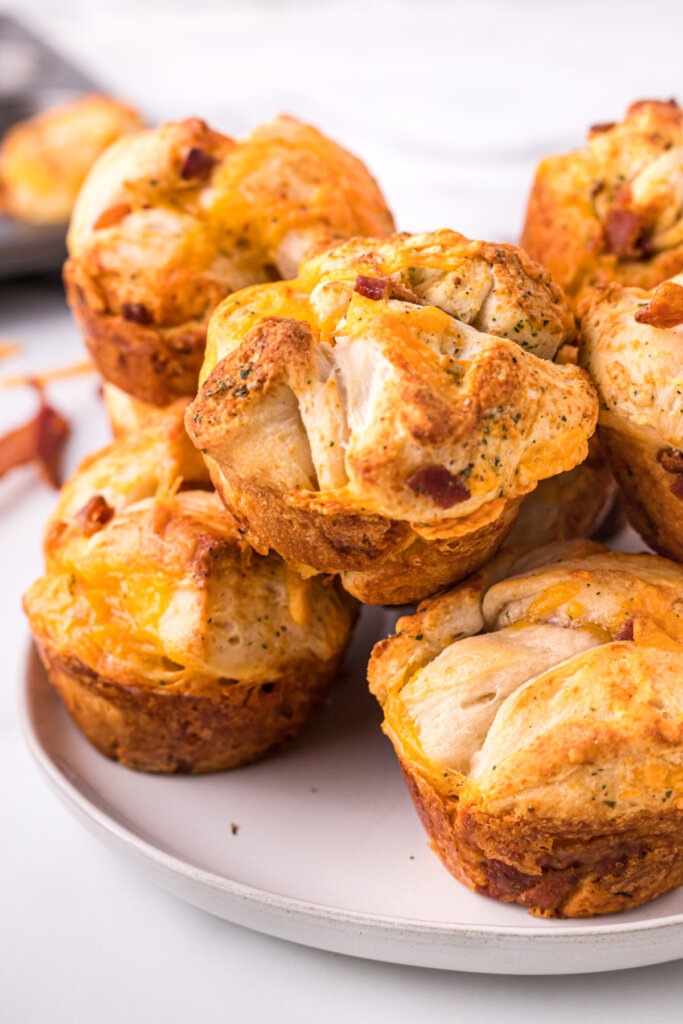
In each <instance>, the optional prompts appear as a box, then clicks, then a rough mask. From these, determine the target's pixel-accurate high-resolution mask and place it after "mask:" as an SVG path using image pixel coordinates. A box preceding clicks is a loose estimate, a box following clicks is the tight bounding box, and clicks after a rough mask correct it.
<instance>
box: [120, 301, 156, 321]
mask: <svg viewBox="0 0 683 1024" xmlns="http://www.w3.org/2000/svg"><path fill="white" fill-rule="evenodd" d="M121 313H122V315H123V319H124V320H130V321H131V322H132V323H134V324H151V323H152V322H153V320H154V317H153V316H152V314H151V313H150V311H149V310H148V309H147V306H143V304H142V303H141V302H122V303H121Z"/></svg>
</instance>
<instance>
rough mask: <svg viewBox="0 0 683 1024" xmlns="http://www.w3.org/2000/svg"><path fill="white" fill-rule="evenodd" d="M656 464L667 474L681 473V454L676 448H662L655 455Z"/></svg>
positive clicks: (682, 453)
mask: <svg viewBox="0 0 683 1024" xmlns="http://www.w3.org/2000/svg"><path fill="white" fill-rule="evenodd" d="M657 462H658V463H659V465H660V466H661V467H662V469H664V470H666V472H667V473H683V452H679V451H678V449H677V448H662V450H661V451H660V452H658V453H657Z"/></svg>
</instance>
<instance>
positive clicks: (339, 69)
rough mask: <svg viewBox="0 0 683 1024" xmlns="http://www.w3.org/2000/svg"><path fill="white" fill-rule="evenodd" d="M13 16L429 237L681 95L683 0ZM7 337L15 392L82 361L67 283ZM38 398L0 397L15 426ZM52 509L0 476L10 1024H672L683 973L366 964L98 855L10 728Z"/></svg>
mask: <svg viewBox="0 0 683 1024" xmlns="http://www.w3.org/2000/svg"><path fill="white" fill-rule="evenodd" d="M5 6H6V7H7V4H6V5H5ZM9 6H10V8H12V4H10V5H9ZM16 8H17V10H19V9H20V10H21V12H22V13H23V15H24V16H25V17H26V18H27V20H29V21H30V23H31V24H33V25H34V27H36V28H38V29H39V30H41V31H42V32H43V33H44V34H45V35H47V37H48V38H50V39H51V41H52V42H53V44H54V45H56V46H58V47H60V48H61V49H63V50H64V51H65V52H66V53H67V54H68V55H69V56H71V57H72V58H73V59H75V60H77V61H78V62H79V63H80V64H81V65H82V66H83V67H84V68H85V69H86V70H87V71H89V72H90V74H91V75H93V76H94V77H95V78H97V79H99V80H100V81H101V82H102V83H103V84H104V85H105V86H107V87H109V88H111V89H112V90H114V91H116V92H118V93H121V94H123V95H124V96H126V97H128V98H129V99H130V100H132V101H133V102H135V103H138V104H140V105H141V106H143V107H144V108H145V109H146V110H147V111H148V113H149V115H150V117H153V118H160V117H179V116H185V115H189V114H199V115H202V116H204V117H205V118H207V119H208V120H210V121H213V122H214V123H215V124H216V126H217V127H220V128H222V129H224V130H225V131H228V132H232V133H236V134H237V133H240V132H242V131H245V130H247V129H248V128H249V126H250V125H251V124H253V123H254V122H255V121H257V120H258V119H260V118H266V117H268V116H269V115H270V114H272V113H274V112H278V111H288V112H291V113H293V114H298V115H300V116H302V117H305V118H310V119H311V120H313V121H315V122H316V123H318V124H319V125H320V126H321V127H323V128H324V130H326V131H327V132H329V133H330V134H332V135H334V136H336V137H337V138H339V139H340V140H342V141H344V142H345V143H346V144H347V145H349V146H350V147H351V148H353V149H355V150H356V151H357V152H358V153H359V154H361V155H362V156H363V157H364V158H365V159H366V160H367V161H368V163H369V164H370V165H371V167H372V168H373V170H374V172H375V173H376V174H377V176H378V177H379V178H380V179H381V181H382V183H383V185H384V188H385V190H386V193H387V195H388V196H389V199H390V201H391V204H392V206H393V208H394V211H395V213H396V216H397V220H398V222H399V224H400V226H401V227H404V228H414V229H418V230H419V229H427V228H433V227H437V226H451V227H455V228H458V229H460V230H462V231H464V232H466V233H472V234H474V235H478V236H480V237H490V238H492V239H514V237H515V236H516V234H517V232H518V229H519V224H520V221H521V217H522V212H523V208H524V202H525V196H526V189H527V187H528V182H529V178H530V175H531V172H532V169H533V165H534V162H535V160H536V159H537V158H538V157H539V156H540V155H542V154H543V153H544V152H547V151H552V150H553V149H556V148H563V147H568V146H570V145H572V144H574V143H575V142H578V141H579V140H580V138H581V135H582V132H583V130H584V128H585V126H586V125H587V124H588V123H590V122H594V121H603V120H606V119H610V118H614V117H616V116H618V115H619V114H620V113H621V111H622V110H623V108H624V107H625V106H626V104H627V103H628V102H629V101H630V100H631V99H634V98H640V97H642V96H646V95H652V96H662V97H668V96H670V95H671V94H678V96H679V98H680V97H681V96H683V82H682V81H681V72H680V44H681V33H682V31H683V7H682V6H681V4H680V0H679V2H677V3H673V2H672V3H667V2H650V3H649V4H647V5H645V4H643V3H642V2H640V3H637V4H636V3H633V2H630V0H622V2H620V3H611V2H599V0H593V2H590V3H589V2H585V0H576V2H574V3H550V2H546V3H542V2H540V0H538V2H530V0H527V2H524V3H521V2H520V3H516V2H509V3H504V2H503V0H498V2H493V0H483V2H480V3H469V4H468V3H450V4H449V3H439V2H435V0H420V2H419V3H418V2H413V3H407V2H398V3H372V2H371V0H365V2H363V3H359V2H349V3H345V4H338V3H330V4H326V3H324V2H318V3H314V2H312V0H311V2H301V3H283V4H277V3H275V2H274V0H273V2H271V3H266V2H260V3H252V4H248V3H236V4H230V3H222V4H219V3H215V4H212V3H207V2H206V0H197V2H193V3H192V4H189V3H188V2H187V0H184V2H182V3H180V2H179V0H173V2H167V3H165V4H161V3H159V4H149V3H148V4H144V5H143V4H141V3H140V0H135V2H134V0H118V2H116V0H97V2H95V0H90V2H89V3H85V2H77V0H63V2H59V3H48V2H46V0H42V2H40V0H24V2H23V3H22V4H21V5H19V4H17V5H16ZM141 8H143V9H141ZM0 336H2V337H5V336H12V337H17V338H18V339H19V340H21V341H22V343H23V347H22V352H21V355H20V356H19V357H18V358H16V359H14V360H12V361H10V360H7V361H6V362H4V363H3V365H2V367H0V373H1V374H2V375H4V374H5V373H12V372H18V371H19V370H23V369H25V368H28V367H30V366H39V367H41V368H45V366H49V365H58V364H61V363H64V362H68V361H70V360H71V359H73V358H79V356H80V354H81V348H80V342H79V339H78V336H77V333H76V330H75V328H74V326H73V324H72V323H71V321H70V318H69V315H68V313H67V311H66V308H65V306H64V302H63V299H62V296H61V291H60V288H59V286H58V284H55V283H47V282H44V281H43V282H33V283H21V284H6V285H2V286H0ZM53 397H54V400H55V402H56V403H57V404H58V405H60V406H61V407H63V408H64V409H65V410H67V411H69V412H70V413H71V414H72V415H73V418H74V424H75V432H74V436H73V439H72V442H71V444H70V447H69V452H68V464H69V467H70V468H71V467H73V465H74V464H75V462H76V461H77V459H78V458H79V457H80V455H81V454H83V453H84V452H85V451H86V450H88V449H89V448H92V447H94V446H95V445H97V444H98V443H99V442H100V441H101V440H102V439H103V438H104V437H105V426H104V421H103V417H102V414H101V411H100V409H99V407H98V403H97V399H96V387H95V382H94V379H92V378H82V379H80V380H78V381H75V382H70V383H65V384H61V385H59V386H56V387H55V388H54V389H53ZM31 401H32V400H31V396H30V395H28V394H26V393H24V392H9V391H3V392H0V430H4V429H6V428H7V427H8V426H9V425H10V424H12V423H17V422H19V421H20V420H21V419H22V418H23V417H25V416H26V415H27V414H28V412H29V410H30V408H31ZM53 500H54V497H53V494H52V493H51V492H49V491H48V490H47V489H46V488H44V487H43V486H42V485H40V484H37V483H35V481H34V476H33V473H32V471H31V470H30V469H29V470H25V471H24V470H21V471H17V472H16V473H15V474H13V475H12V477H10V478H7V479H5V480H3V481H0V566H2V583H1V584H0V641H1V646H0V650H1V651H2V664H3V668H4V673H3V686H2V687H1V688H0V737H1V738H2V742H1V743H0V777H1V778H2V780H3V782H2V786H0V822H1V824H0V1019H1V1020H2V1021H3V1022H5V1021H6V1022H7V1024H24V1022H26V1024H33V1022H38V1021H49V1022H50V1024H79V1022H81V1021H82V1022H88V1024H90V1022H96V1024H108V1022H110V1021H111V1022H114V1021H117V1022H119V1021H122V1020H124V1021H130V1022H133V1024H135V1022H137V1021H157V1020H163V1021H164V1022H165V1024H176V1022H178V1024H180V1022H181V1021H182V1022H186V1021H187V1020H200V1021H202V1022H205V1024H212V1022H214V1021H216V1022H218V1021H223V1020H226V1019H227V1020H231V1019H234V1020H240V1021H247V1022H250V1021H263V1020H266V1019H271V1018H279V1019H281V1020H283V1021H287V1022H289V1021H293V1022H294V1021H295V1022H308V1021H311V1022H313V1021H315V1022H316V1024H317V1022H336V1021H339V1022H342V1021H343V1022H348V1021H349V1020H354V1019H355V1020H362V1021H365V1020H380V1019H382V1020H384V1019H389V1020H392V1021H395V1022H397V1024H398V1022H403V1021H406V1022H407V1021H410V1022H411V1024H412V1022H414V1021H415V1020H425V1019H434V1020H436V1021H440V1020H451V1019H462V1020H464V1019H473V1020H478V1021H484V1022H489V1021H494V1020H496V1021H497V1020H505V1021H522V1020H524V1021H525V1022H530V1024H533V1022H536V1021H538V1022H540V1021H544V1022H545V1021H546V1020H548V1019H552V1020H555V1021H558V1022H565V1021H567V1022H569V1021H570V1020H571V1021H575V1020H577V1019H583V1020H586V1021H590V1022H591V1024H593V1022H595V1024H602V1022H607V1021H611V1020H613V1019H614V1017H615V1016H617V1015H618V1016H619V1018H620V1019H621V1020H622V1021H636V1020H638V1021H640V1020H643V1019H645V1020H656V1021H658V1022H659V1021H668V1020H671V1021H674V1020H678V1019H679V1018H680V1002H681V997H682V996H683V969H682V968H681V964H680V963H677V964H669V965H662V966H659V967H650V968H644V969H641V970H635V971H630V972H621V973H619V974H603V975H593V976H586V977H583V978H580V979H578V978H543V979H533V978H504V977H495V976H467V975H464V974H445V973H441V972H435V971H434V972H432V971H423V970H418V969H412V968H405V967H395V966H391V965H383V964H378V963H370V962H363V961H360V960H354V959H350V958H345V957H340V956H334V955H332V954H327V953H322V952H317V951H315V950H310V949H305V948H302V947H298V946H294V945H288V944H286V943H284V942H281V941H278V940H275V939H269V938H266V937H264V936H261V935H257V934H255V933H251V932H248V931H245V930H242V929H239V928H236V927H233V926H230V925H227V924H225V923H223V922H220V921H218V920H215V919H213V918H211V917H209V916H208V915H205V914H203V913H201V912H200V911H196V910H194V909H192V908H190V907H188V906H185V905H184V904H182V903H180V902H178V901H176V900H174V899H173V898H172V897H171V896H168V895H166V894H165V893H162V892H161V891H158V890H156V889H155V888H153V887H151V886H149V885H148V884H147V883H146V882H145V881H143V880H142V879H141V878H139V877H138V876H137V874H136V873H135V871H134V870H133V869H132V868H130V867H129V866H128V865H127V864H125V863H123V862H120V861H119V860H118V859H117V858H116V857H115V856H114V855H113V854H112V853H110V852H108V851H107V850H105V849H104V848H102V847H100V846H99V845H98V844H97V842H96V841H95V840H94V839H92V838H91V837H90V836H89V835H88V834H86V833H85V832H84V831H82V830H81V828H80V827H79V826H78V825H77V824H76V823H75V822H74V821H73V820H72V819H71V818H70V817H69V816H68V815H67V814H66V813H65V812H64V810H63V809H62V807H61V806H59V805H58V804H57V802H56V801H55V799H54V797H53V796H52V795H51V794H50V793H49V792H48V791H47V789H46V788H45V786H44V784H43V781H42V779H41V778H40V777H39V776H38V774H37V771H36V769H35V768H34V766H33V765H32V764H31V762H30V760H29V756H28V754H27V752H26V750H25V748H24V744H23V741H22V738H21V736H20V734H19V729H18V726H17V720H16V710H15V705H16V688H17V685H18V678H19V672H20V665H21V659H22V657H23V652H24V649H25V645H26V642H27V641H26V629H25V625H24V622H23V619H22V615H21V612H20V611H19V608H18V599H19V595H20V593H21V592H22V590H23V589H24V588H25V587H26V586H27V585H28V583H30V581H31V580H32V579H33V578H34V577H35V576H36V575H37V574H38V573H39V571H40V552H39V535H40V531H41V527H42V523H43V521H44V519H45V517H46V515H47V513H48V511H49V509H50V507H51V504H52V502H53Z"/></svg>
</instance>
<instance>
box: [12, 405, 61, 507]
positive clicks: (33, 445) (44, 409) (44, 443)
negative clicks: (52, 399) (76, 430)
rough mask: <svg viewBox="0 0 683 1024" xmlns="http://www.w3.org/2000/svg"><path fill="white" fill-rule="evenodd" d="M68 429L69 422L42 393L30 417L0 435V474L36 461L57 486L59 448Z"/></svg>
mask: <svg viewBox="0 0 683 1024" xmlns="http://www.w3.org/2000/svg"><path fill="white" fill-rule="evenodd" d="M69 433H70V427H69V424H68V422H67V421H66V420H65V419H64V417H63V416H62V415H61V414H60V413H58V412H57V410H56V409H53V408H52V407H51V406H50V405H48V404H47V402H46V401H45V399H44V398H43V396H42V394H41V396H40V409H39V410H38V412H37V413H36V415H35V416H34V417H33V419H32V420H29V422H28V423H25V424H24V425H23V427H17V429H16V430H11V431H10V432H9V434H5V436H4V437H3V438H0V477H2V476H4V474H5V473H7V472H8V471H9V470H10V469H14V467H15V466H23V465H25V464H26V463H29V462H34V461H36V462H37V463H38V466H39V468H40V471H41V474H42V476H43V477H44V478H45V480H47V482H48V483H49V484H51V485H52V486H53V487H59V483H60V464H61V455H62V449H63V448H64V444H65V443H66V439H67V437H68V436H69Z"/></svg>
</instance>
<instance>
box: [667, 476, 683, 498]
mask: <svg viewBox="0 0 683 1024" xmlns="http://www.w3.org/2000/svg"><path fill="white" fill-rule="evenodd" d="M669 490H670V491H671V493H672V494H673V496H674V498H678V500H679V501H683V476H677V477H676V479H675V480H674V482H673V483H672V484H671V486H670V487H669Z"/></svg>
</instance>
